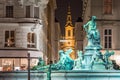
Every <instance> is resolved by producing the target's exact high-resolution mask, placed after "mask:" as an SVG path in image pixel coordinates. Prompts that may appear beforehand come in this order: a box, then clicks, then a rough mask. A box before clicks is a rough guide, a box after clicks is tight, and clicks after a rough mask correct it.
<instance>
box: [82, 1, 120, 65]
mask: <svg viewBox="0 0 120 80" xmlns="http://www.w3.org/2000/svg"><path fill="white" fill-rule="evenodd" d="M119 2H120V1H119V0H83V23H86V22H87V21H88V20H89V17H90V16H96V17H97V27H98V29H99V31H100V36H101V45H102V50H101V51H102V52H103V53H104V52H105V50H110V51H111V50H114V52H115V54H114V55H113V56H112V57H111V59H113V60H115V61H116V63H117V64H119V65H120V62H119V61H120V44H119V40H120V35H119V30H120V27H119V25H120V16H119V13H120V11H119V7H120V5H119V4H118V3H119ZM86 42H87V40H86V39H84V43H86ZM85 45H86V44H84V46H85Z"/></svg>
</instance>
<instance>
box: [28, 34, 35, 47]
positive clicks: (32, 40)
mask: <svg viewBox="0 0 120 80" xmlns="http://www.w3.org/2000/svg"><path fill="white" fill-rule="evenodd" d="M27 47H28V48H35V33H28V34H27Z"/></svg>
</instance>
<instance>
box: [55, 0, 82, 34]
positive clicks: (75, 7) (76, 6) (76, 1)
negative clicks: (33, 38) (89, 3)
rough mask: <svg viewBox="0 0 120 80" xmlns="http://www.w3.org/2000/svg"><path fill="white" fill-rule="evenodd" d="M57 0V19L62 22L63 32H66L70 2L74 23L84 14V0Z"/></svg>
mask: <svg viewBox="0 0 120 80" xmlns="http://www.w3.org/2000/svg"><path fill="white" fill-rule="evenodd" d="M56 2H57V9H56V13H55V16H56V18H57V20H58V21H59V22H60V26H61V31H62V33H64V26H65V24H66V17H67V9H68V4H70V7H71V14H72V21H73V25H74V23H75V21H76V20H77V19H78V17H81V15H82V0H56Z"/></svg>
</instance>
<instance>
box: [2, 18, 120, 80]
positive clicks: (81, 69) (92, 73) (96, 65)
mask: <svg viewBox="0 0 120 80" xmlns="http://www.w3.org/2000/svg"><path fill="white" fill-rule="evenodd" d="M95 20H96V16H92V17H91V20H90V21H88V23H87V24H85V25H84V26H83V27H84V29H85V31H86V35H87V39H88V43H87V46H86V47H85V48H84V51H79V50H78V51H77V55H78V58H77V59H75V60H73V59H72V58H71V57H70V56H69V54H70V53H71V52H72V51H73V50H72V49H68V50H66V51H63V50H60V51H59V56H60V59H59V61H58V62H57V63H55V64H50V65H45V64H44V61H43V60H42V59H41V58H40V59H39V62H38V65H37V66H34V67H33V68H32V70H31V71H30V73H31V74H30V77H31V80H96V79H97V80H119V79H120V71H119V70H117V71H116V70H114V68H113V67H114V66H113V63H112V61H111V60H110V59H109V57H110V56H111V55H113V54H114V51H111V52H110V51H109V50H106V52H105V53H102V52H101V51H100V50H101V49H102V47H101V45H100V34H99V31H98V29H97V26H96V22H95ZM6 75H9V76H8V77H7V76H6ZM13 75H14V76H13ZM0 77H1V78H2V79H0V80H3V79H4V80H9V78H11V80H16V79H17V80H19V79H22V80H27V71H22V72H18V71H17V72H11V73H5V72H4V73H2V74H1V75H0Z"/></svg>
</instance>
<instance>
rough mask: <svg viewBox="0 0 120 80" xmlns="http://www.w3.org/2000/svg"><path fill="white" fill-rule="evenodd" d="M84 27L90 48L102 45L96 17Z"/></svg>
mask: <svg viewBox="0 0 120 80" xmlns="http://www.w3.org/2000/svg"><path fill="white" fill-rule="evenodd" d="M83 27H84V29H85V31H86V34H87V38H88V46H96V45H100V34H99V31H98V30H97V26H96V16H92V17H91V20H90V21H88V22H87V24H85V25H84V26H83Z"/></svg>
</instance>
